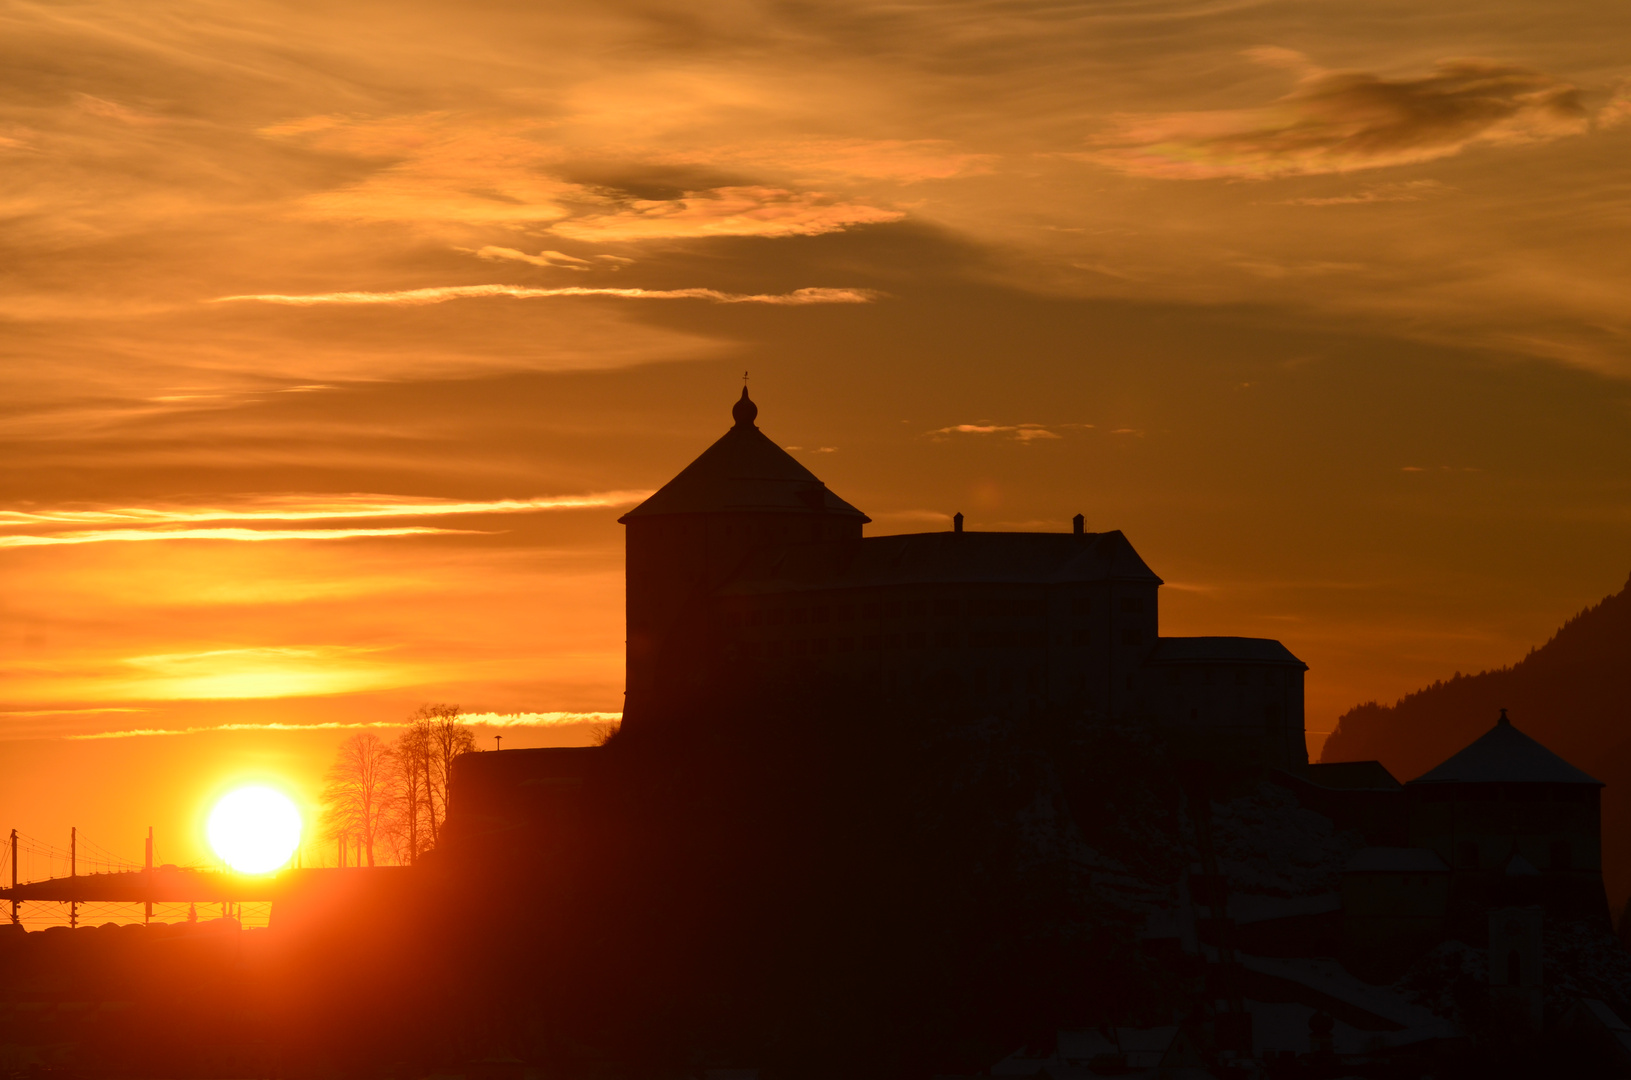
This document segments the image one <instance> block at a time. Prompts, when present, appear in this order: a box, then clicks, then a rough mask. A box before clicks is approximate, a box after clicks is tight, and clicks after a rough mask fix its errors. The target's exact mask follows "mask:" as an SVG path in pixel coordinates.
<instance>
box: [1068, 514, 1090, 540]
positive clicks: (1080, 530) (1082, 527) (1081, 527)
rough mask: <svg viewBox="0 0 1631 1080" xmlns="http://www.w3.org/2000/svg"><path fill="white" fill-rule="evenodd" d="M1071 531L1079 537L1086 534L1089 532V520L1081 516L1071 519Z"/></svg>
mask: <svg viewBox="0 0 1631 1080" xmlns="http://www.w3.org/2000/svg"><path fill="white" fill-rule="evenodd" d="M1070 531H1071V532H1073V533H1075V534H1076V535H1077V536H1081V535H1082V534H1084V533H1085V532H1086V531H1087V519H1086V518H1084V517H1083V516H1082V515H1080V514H1077V515H1076V516H1075V517H1073V518H1071V519H1070Z"/></svg>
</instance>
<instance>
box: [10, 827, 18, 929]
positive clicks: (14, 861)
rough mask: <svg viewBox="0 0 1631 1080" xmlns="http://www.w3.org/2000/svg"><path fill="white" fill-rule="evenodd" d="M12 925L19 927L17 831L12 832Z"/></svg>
mask: <svg viewBox="0 0 1631 1080" xmlns="http://www.w3.org/2000/svg"><path fill="white" fill-rule="evenodd" d="M11 896H12V900H11V924H12V925H13V926H16V925H17V830H16V829H13V830H11Z"/></svg>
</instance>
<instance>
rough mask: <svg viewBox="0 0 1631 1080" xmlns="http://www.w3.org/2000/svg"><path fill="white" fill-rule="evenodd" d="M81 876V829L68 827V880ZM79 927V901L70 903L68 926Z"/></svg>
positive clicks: (72, 826) (74, 826) (75, 826)
mask: <svg viewBox="0 0 1631 1080" xmlns="http://www.w3.org/2000/svg"><path fill="white" fill-rule="evenodd" d="M78 876H79V827H78V826H77V825H70V826H69V827H68V880H69V881H72V880H73V879H74V878H76V877H78ZM78 925H79V901H78V900H70V901H68V926H69V928H70V929H72V928H73V927H76V926H78Z"/></svg>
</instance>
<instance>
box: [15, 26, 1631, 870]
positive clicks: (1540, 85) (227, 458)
mask: <svg viewBox="0 0 1631 1080" xmlns="http://www.w3.org/2000/svg"><path fill="white" fill-rule="evenodd" d="M1627 41H1631V8H1628V7H1626V6H1625V5H1618V4H1608V3H1603V2H1601V0H1593V2H1591V3H1579V2H1569V0H1559V2H1557V3H1552V4H1547V5H1536V4H1515V3H1509V2H1504V0H1484V2H1480V3H1467V2H1465V0H1447V2H1446V3H1443V4H1436V5H1431V6H1428V7H1424V6H1423V5H1421V4H1419V3H1410V4H1405V3H1397V2H1378V3H1371V4H1362V5H1361V4H1352V3H1334V2H1330V0H1300V2H1297V3H1292V2H1289V0H1265V2H1254V0H1195V2H1184V0H1149V2H1142V3H1129V2H1119V3H1118V2H1099V3H1088V2H1084V3H1065V2H1048V3H1043V2H1036V3H1029V2H1025V0H1018V2H1014V0H1006V2H1002V3H976V2H955V0H946V2H939V3H921V4H869V3H851V2H846V0H827V2H824V3H820V4H797V3H782V4H767V3H748V2H719V3H711V4H695V3H686V4H679V3H667V2H664V0H647V2H635V3H616V2H613V3H602V4H565V3H553V4H550V3H488V2H480V0H477V2H466V3H460V4H456V5H454V4H426V3H413V2H401V0H398V2H394V3H390V4H384V3H356V2H345V0H339V2H325V3H284V4H276V3H257V2H253V0H231V2H203V0H200V2H185V0H177V2H162V0H156V2H148V3H141V4H128V3H117V4H116V3H72V2H67V3H51V4H45V3H28V2H13V3H9V4H5V5H3V6H0V84H3V86H4V93H3V95H0V215H3V221H4V231H3V234H0V235H3V241H0V243H3V245H4V248H3V252H4V259H3V261H0V275H3V278H0V280H3V282H4V285H3V288H0V372H3V379H4V381H3V392H0V454H3V458H0V460H3V463H4V468H3V470H0V739H3V740H5V741H4V743H3V745H0V829H6V828H10V827H16V828H19V829H21V830H23V831H24V832H25V833H27V834H29V835H31V836H36V837H39V838H41V839H47V840H51V841H53V842H59V843H62V844H64V845H65V843H66V837H67V830H68V827H69V826H70V825H78V826H80V827H81V828H82V829H84V830H85V832H86V833H87V835H89V836H91V837H93V838H94V839H95V841H96V842H97V843H99V844H101V845H103V846H104V847H107V848H109V849H111V850H114V851H117V852H121V853H124V854H126V855H128V856H129V857H131V858H139V856H140V852H141V837H142V836H143V835H144V833H145V827H146V826H147V825H148V824H153V825H155V826H156V827H157V828H158V830H159V835H160V838H161V840H160V854H161V859H163V860H164V861H175V862H185V861H192V860H194V859H200V858H203V857H204V851H203V848H202V845H201V832H200V814H199V808H200V807H201V806H202V805H204V804H205V803H206V802H207V800H208V799H209V797H210V796H211V795H212V794H213V793H215V792H218V791H220V790H222V789H223V786H224V785H230V784H232V783H235V782H238V781H239V780H240V779H242V778H246V777H250V776H272V777H276V778H281V779H282V780H283V781H285V782H286V783H288V784H290V785H293V786H294V787H296V788H298V789H299V790H301V791H303V792H304V793H305V794H306V796H307V797H308V798H312V797H315V794H316V788H317V786H318V780H317V777H318V775H319V774H320V773H321V771H322V769H323V767H324V766H325V765H326V764H327V762H328V759H329V757H330V755H331V753H332V750H333V747H334V746H335V744H336V743H337V742H338V741H339V740H340V739H341V738H343V737H344V736H345V735H347V734H349V732H350V731H351V730H355V728H353V727H346V726H344V725H385V724H392V723H396V722H398V721H400V720H401V719H402V718H403V717H404V716H405V715H406V714H407V713H408V712H409V711H411V710H412V709H413V708H414V707H415V706H417V705H419V704H420V703H422V702H429V701H449V702H457V703H459V704H461V705H463V706H464V708H465V709H466V710H467V711H469V712H472V713H478V714H491V715H490V716H489V719H490V720H492V721H493V722H494V723H507V724H509V725H510V726H507V727H504V728H502V731H503V732H504V733H505V737H506V745H509V746H525V745H544V744H548V743H559V742H583V741H586V740H587V738H588V737H589V730H590V728H589V725H590V724H591V723H593V722H595V721H597V720H600V719H603V718H604V717H602V716H584V715H581V714H606V713H615V712H617V711H618V710H619V709H620V708H621V700H622V677H623V658H622V639H623V625H622V623H623V607H622V603H623V592H622V535H621V530H620V527H619V526H618V525H617V524H616V518H617V517H618V515H619V514H621V513H622V512H623V511H624V510H626V509H627V508H628V507H629V506H631V505H633V504H634V503H635V502H637V501H638V500H639V499H640V498H641V497H642V496H643V494H644V493H646V492H649V491H650V490H652V489H654V488H655V487H657V486H658V485H660V484H661V483H663V482H664V481H665V480H667V479H668V478H669V477H670V476H672V475H673V474H674V473H675V472H676V471H678V470H679V469H680V468H681V467H682V466H684V465H685V464H686V463H687V462H689V461H690V460H691V459H692V458H693V457H694V456H695V455H696V454H697V453H699V452H700V451H701V450H702V449H703V448H704V447H705V446H707V445H708V443H710V442H711V441H712V440H713V439H715V438H716V437H718V435H719V434H721V433H722V432H723V431H724V430H725V428H726V427H727V426H728V425H729V422H730V417H729V408H730V404H731V402H732V400H733V399H734V398H735V396H736V394H737V393H738V392H739V389H738V388H739V386H740V381H741V376H742V373H743V371H744V370H747V371H749V372H750V373H751V381H750V386H751V388H752V391H753V394H754V397H755V399H756V400H757V401H758V402H759V404H760V409H761V411H760V416H759V425H760V427H761V428H762V429H763V430H764V431H765V432H766V433H767V434H768V435H769V436H770V437H771V438H773V439H775V440H776V441H777V442H779V443H780V444H782V445H784V446H786V447H788V448H789V449H790V450H791V451H792V452H793V453H794V454H795V456H797V457H799V458H800V459H801V460H803V461H804V462H805V463H806V464H807V465H808V466H809V467H810V468H811V469H812V470H813V471H815V472H816V473H817V474H818V475H819V476H821V477H822V478H823V479H824V480H826V481H827V483H828V484H829V486H831V487H832V488H833V489H834V490H835V491H836V492H837V493H838V494H840V495H841V496H842V497H844V498H845V499H847V500H849V501H850V502H852V503H854V504H855V505H857V506H859V507H860V508H862V509H863V510H865V511H866V512H867V513H868V514H869V515H870V516H871V517H872V518H873V524H872V525H871V526H869V534H871V535H878V534H882V533H890V532H909V531H919V530H924V529H939V528H944V527H947V525H948V521H949V517H950V515H951V514H952V513H953V512H955V511H959V510H960V511H962V512H963V513H965V514H966V515H967V516H968V523H969V525H968V527H969V528H971V529H1059V530H1063V529H1067V528H1069V519H1070V517H1071V515H1072V514H1074V513H1077V512H1078V511H1080V512H1082V513H1084V514H1085V515H1086V518H1087V522H1088V528H1089V529H1092V530H1100V529H1113V528H1119V529H1122V530H1124V531H1125V532H1126V533H1127V535H1128V537H1129V538H1130V539H1131V541H1132V542H1133V544H1134V545H1135V546H1136V547H1137V548H1138V550H1139V551H1140V552H1141V553H1142V554H1143V556H1144V558H1145V560H1146V561H1147V562H1148V563H1149V564H1150V565H1151V567H1152V568H1153V569H1154V570H1155V571H1156V572H1157V573H1158V574H1160V575H1161V576H1162V577H1164V578H1165V579H1166V582H1167V586H1166V588H1165V589H1164V590H1163V600H1162V623H1163V631H1164V632H1165V633H1168V634H1196V633H1220V634H1244V635H1252V636H1265V637H1277V638H1280V639H1282V640H1283V641H1284V642H1285V643H1286V644H1287V646H1288V647H1289V648H1291V650H1292V651H1293V652H1295V653H1296V654H1297V655H1298V656H1300V657H1301V658H1303V659H1304V660H1306V661H1307V662H1308V664H1309V665H1310V667H1311V671H1310V674H1309V680H1308V695H1309V698H1308V700H1309V715H1308V726H1309V728H1310V731H1311V736H1310V741H1311V744H1312V745H1313V746H1314V747H1315V749H1316V751H1317V748H1318V745H1319V743H1320V741H1321V740H1322V739H1323V733H1324V732H1327V731H1329V729H1330V728H1331V726H1332V725H1333V724H1334V722H1335V719H1336V717H1337V716H1338V715H1340V714H1341V713H1342V712H1343V711H1344V710H1345V709H1347V708H1348V707H1349V706H1351V705H1353V704H1356V703H1358V702H1361V701H1365V700H1369V699H1372V698H1377V699H1382V700H1392V699H1393V698H1395V697H1397V696H1398V695H1400V694H1401V693H1404V692H1406V691H1408V690H1410V689H1413V688H1415V687H1418V686H1420V685H1422V684H1424V683H1427V682H1431V681H1433V680H1434V679H1436V678H1446V677H1449V676H1450V675H1451V674H1452V673H1453V672H1455V671H1457V670H1460V671H1472V670H1478V669H1481V668H1484V667H1489V666H1495V665H1500V664H1505V663H1510V662H1512V661H1514V660H1516V659H1518V658H1519V657H1521V656H1522V655H1523V654H1524V652H1526V651H1527V650H1528V649H1529V647H1530V646H1532V645H1535V644H1539V643H1540V642H1541V641H1543V640H1544V639H1545V638H1546V637H1547V635H1548V634H1549V633H1550V632H1551V631H1552V630H1553V629H1554V628H1555V627H1556V626H1557V625H1558V624H1559V623H1560V622H1561V621H1562V620H1563V619H1564V618H1565V617H1567V616H1568V615H1569V614H1571V613H1573V612H1574V611H1576V610H1578V609H1579V608H1581V607H1583V606H1585V605H1586V604H1588V603H1591V602H1594V601H1595V600H1597V599H1600V598H1601V597H1602V596H1604V595H1606V594H1608V593H1610V592H1614V591H1616V590H1618V589H1619V587H1620V586H1621V585H1622V583H1624V581H1625V580H1626V575H1627V571H1628V570H1631V544H1628V540H1631V437H1628V424H1631V411H1628V406H1631V392H1628V391H1631V382H1628V380H1631V338H1628V335H1631V242H1628V240H1631V238H1628V235H1627V225H1628V223H1631V182H1628V175H1631V174H1628V171H1627V167H1628V164H1631V51H1628V50H1627V48H1626V42H1627ZM291 728H293V729H295V730H290V729H291ZM300 728H309V729H310V730H304V731H302V730H298V729H300ZM375 730H378V731H379V732H380V733H381V734H382V735H383V736H385V737H390V736H391V735H392V734H393V731H392V729H390V728H387V727H378V728H375ZM499 730H501V729H500V728H497V727H491V726H489V727H487V728H484V729H483V745H486V746H490V745H492V744H491V741H490V736H491V734H493V733H494V732H496V731H499Z"/></svg>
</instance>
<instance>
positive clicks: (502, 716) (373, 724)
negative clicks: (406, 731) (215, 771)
mask: <svg viewBox="0 0 1631 1080" xmlns="http://www.w3.org/2000/svg"><path fill="white" fill-rule="evenodd" d="M60 711H75V712H114V711H121V710H112V709H100V710H98V709H79V710H60ZM123 711H131V712H135V711H139V710H123ZM0 715H37V714H33V713H29V714H23V713H15V714H0ZM622 719H623V714H622V713H616V712H536V713H491V712H488V713H466V714H465V716H464V721H465V722H466V723H469V724H475V725H477V726H479V727H488V728H534V727H544V728H549V727H571V726H575V725H579V724H615V723H617V722H619V721H620V720H622ZM407 726H408V721H406V720H369V721H357V722H341V721H324V722H319V723H311V724H286V723H279V722H275V721H274V722H267V723H237V724H204V725H200V726H196V727H183V728H128V729H124V730H121V731H94V732H89V733H83V734H77V735H64V736H63V738H64V739H70V740H74V741H88V740H96V739H139V738H147V737H151V736H171V735H200V734H208V733H210V732H216V731H289V732H302V731H355V730H366V729H379V728H403V727H407Z"/></svg>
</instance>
